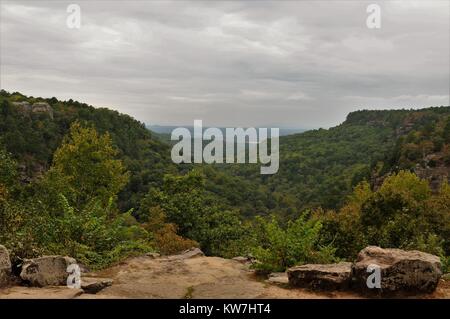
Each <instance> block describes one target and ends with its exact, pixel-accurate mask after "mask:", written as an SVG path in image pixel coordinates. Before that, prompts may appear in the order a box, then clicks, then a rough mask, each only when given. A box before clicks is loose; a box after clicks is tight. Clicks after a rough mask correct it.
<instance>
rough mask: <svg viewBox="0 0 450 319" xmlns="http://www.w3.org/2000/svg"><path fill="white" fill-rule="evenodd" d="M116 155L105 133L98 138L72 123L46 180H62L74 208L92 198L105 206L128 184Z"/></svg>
mask: <svg viewBox="0 0 450 319" xmlns="http://www.w3.org/2000/svg"><path fill="white" fill-rule="evenodd" d="M117 154H118V151H117V149H116V148H115V147H114V146H113V144H112V141H111V137H110V135H109V134H108V133H105V134H103V135H99V134H98V133H97V131H96V130H95V129H94V128H92V127H83V126H82V125H81V124H80V123H79V122H75V123H73V124H72V126H71V127H70V131H69V134H68V135H67V136H66V137H65V138H64V141H63V143H62V145H61V146H60V147H59V148H58V149H57V150H56V152H55V154H54V157H53V164H52V167H51V169H50V175H49V176H55V175H56V176H57V177H55V178H60V179H63V180H65V182H66V184H67V186H68V188H69V192H70V193H72V194H73V195H74V202H73V204H75V206H76V207H84V205H86V203H88V202H89V201H90V200H91V199H93V198H95V199H97V200H100V202H101V203H103V204H104V205H106V204H107V203H108V201H109V199H110V198H111V197H115V196H117V194H118V193H119V191H120V190H122V189H123V187H124V186H125V185H126V183H127V182H128V175H129V174H128V173H127V172H126V170H125V167H124V165H123V163H122V161H120V160H118V159H116V156H117ZM61 192H62V193H63V194H64V193H65V192H66V190H63V189H62V190H61Z"/></svg>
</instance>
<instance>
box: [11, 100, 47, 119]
mask: <svg viewBox="0 0 450 319" xmlns="http://www.w3.org/2000/svg"><path fill="white" fill-rule="evenodd" d="M13 105H14V106H15V107H17V108H18V109H19V110H20V111H21V112H22V113H24V114H30V113H35V114H48V116H49V117H50V118H51V119H53V109H52V107H51V106H50V104H48V103H47V102H36V103H33V105H31V104H30V103H29V102H27V101H24V102H13Z"/></svg>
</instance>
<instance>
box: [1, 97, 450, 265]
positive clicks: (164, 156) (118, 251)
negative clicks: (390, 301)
mask: <svg viewBox="0 0 450 319" xmlns="http://www.w3.org/2000/svg"><path fill="white" fill-rule="evenodd" d="M449 168H450V107H448V106H446V107H432V108H426V109H421V110H389V111H388V110H386V111H366V110H363V111H357V112H353V113H350V114H349V115H348V117H347V119H346V121H345V122H344V123H342V124H340V125H338V126H336V127H333V128H330V129H328V130H325V129H318V130H312V131H308V132H304V133H300V134H293V135H289V136H283V137H281V138H280V170H279V172H278V173H277V174H274V175H271V176H268V175H260V174H259V172H260V171H259V165H256V164H253V165H251V164H246V165H238V164H221V165H219V164H217V165H216V164H212V165H206V164H185V165H175V164H173V163H172V161H171V160H170V145H169V144H167V143H166V142H164V138H161V137H159V136H158V135H157V134H156V133H153V132H151V131H149V130H148V129H146V127H145V125H144V124H143V123H141V122H138V121H136V120H135V119H133V118H131V117H130V116H128V115H124V114H120V113H118V112H116V111H112V110H109V109H106V108H94V107H92V106H89V105H87V104H84V103H79V102H76V101H73V100H68V101H59V100H58V99H56V98H35V97H29V96H25V95H22V94H20V93H17V92H14V93H9V92H6V91H4V90H2V91H0V242H1V243H4V244H6V245H7V246H8V247H9V248H10V249H12V251H13V256H14V258H15V261H16V262H17V263H20V260H21V259H22V258H25V257H29V256H34V255H37V254H44V253H47V254H68V255H71V256H74V257H75V258H77V259H78V260H79V261H81V262H83V263H85V264H87V265H91V266H92V267H104V266H105V265H108V264H110V263H112V262H115V261H117V260H120V259H121V258H124V257H125V256H128V255H130V254H139V253H143V252H146V251H155V250H156V251H159V252H161V253H164V254H169V253H174V252H177V251H180V250H182V249H186V248H189V247H192V246H200V247H201V248H202V249H203V250H204V251H205V252H206V253H207V254H209V255H219V256H227V257H232V256H236V255H238V254H249V253H250V254H253V255H254V256H255V257H256V258H257V259H258V260H260V261H261V263H260V264H258V266H257V267H259V268H260V269H261V270H263V271H272V270H283V269H284V268H286V267H288V266H291V265H293V264H296V263H304V262H332V261H335V260H339V259H349V258H353V257H354V255H355V253H356V252H357V251H358V250H359V249H361V248H362V247H364V245H367V244H377V245H381V246H385V247H401V248H419V249H422V250H425V251H430V252H432V253H435V254H438V255H440V256H441V257H442V260H443V261H444V265H447V263H448V257H446V256H449V254H450V243H449V241H450V193H449V186H448V184H447V183H448V179H449V176H450V171H449Z"/></svg>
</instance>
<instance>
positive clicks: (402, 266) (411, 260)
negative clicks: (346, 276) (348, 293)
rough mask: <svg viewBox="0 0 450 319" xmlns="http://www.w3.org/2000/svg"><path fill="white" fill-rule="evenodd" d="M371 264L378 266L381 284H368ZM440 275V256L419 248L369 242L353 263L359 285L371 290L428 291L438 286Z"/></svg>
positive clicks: (363, 288) (356, 282)
mask: <svg viewBox="0 0 450 319" xmlns="http://www.w3.org/2000/svg"><path fill="white" fill-rule="evenodd" d="M369 266H370V268H372V269H373V268H379V271H380V277H381V285H380V286H381V287H380V288H371V289H369V288H368V285H367V279H368V277H369V276H370V275H371V274H372V273H373V271H372V272H370V271H368V268H369ZM441 276H442V270H441V262H440V258H439V257H438V256H434V255H431V254H427V253H424V252H421V251H417V250H411V251H406V250H402V249H393V248H392V249H383V248H380V247H376V246H369V247H366V248H364V249H363V250H362V251H361V252H360V253H359V254H358V257H357V260H356V262H355V263H354V264H353V266H352V277H353V280H354V282H355V285H356V287H357V288H360V289H361V290H363V291H364V292H369V293H370V292H377V293H388V294H389V293H400V294H401V293H407V294H408V293H414V294H415V293H429V292H433V291H434V290H435V289H436V287H437V285H438V283H439V280H440V278H441Z"/></svg>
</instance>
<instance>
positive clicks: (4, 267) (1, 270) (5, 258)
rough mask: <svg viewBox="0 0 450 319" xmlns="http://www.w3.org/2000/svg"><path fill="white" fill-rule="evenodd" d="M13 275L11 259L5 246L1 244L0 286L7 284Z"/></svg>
mask: <svg viewBox="0 0 450 319" xmlns="http://www.w3.org/2000/svg"><path fill="white" fill-rule="evenodd" d="M10 277H11V260H10V259H9V252H8V249H6V247H5V246H3V245H0V287H3V286H6V285H7V284H8V283H9V281H10Z"/></svg>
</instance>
